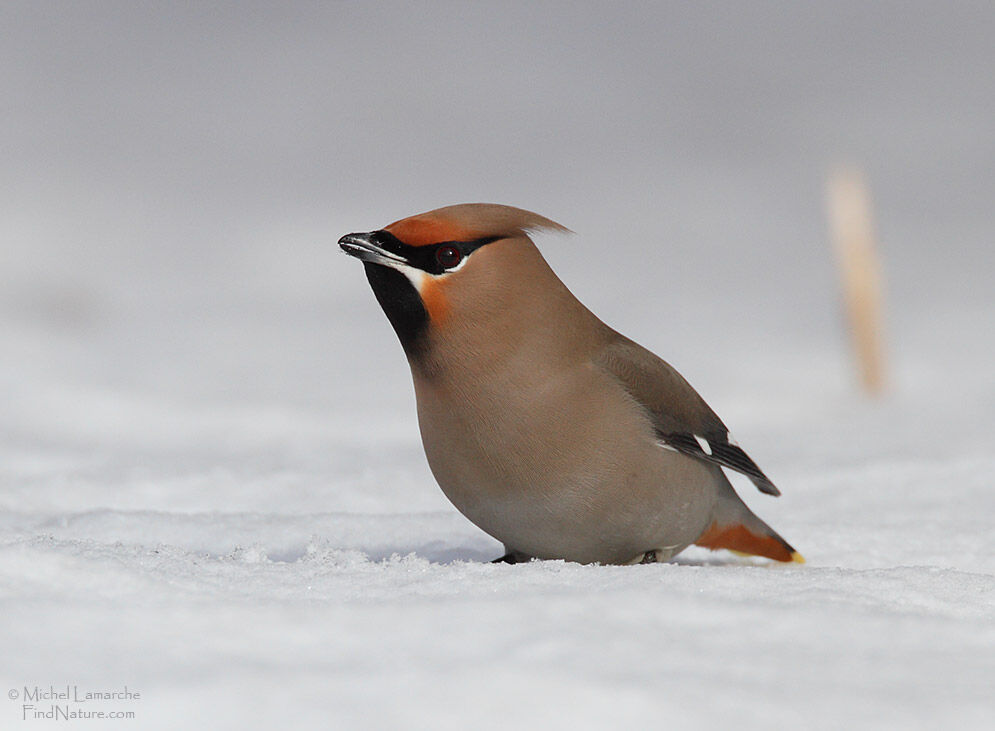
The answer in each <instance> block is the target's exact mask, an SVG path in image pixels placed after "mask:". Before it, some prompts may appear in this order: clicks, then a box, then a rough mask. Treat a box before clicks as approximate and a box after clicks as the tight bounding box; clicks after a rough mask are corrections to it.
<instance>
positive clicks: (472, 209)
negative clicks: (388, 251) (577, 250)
mask: <svg viewBox="0 0 995 731" xmlns="http://www.w3.org/2000/svg"><path fill="white" fill-rule="evenodd" d="M384 230H385V231H388V232H389V233H391V234H393V235H394V236H396V237H397V238H398V239H399V240H401V241H402V242H404V243H405V244H408V245H409V246H428V245H430V244H438V243H440V242H444V241H472V240H475V239H481V238H485V237H499V238H511V237H515V236H522V235H525V234H528V233H530V232H533V231H542V230H546V231H562V232H569V230H570V229H568V228H566V227H564V226H561V225H560V224H558V223H556V222H555V221H551V220H549V219H548V218H545V217H543V216H540V215H539V214H538V213H532V212H531V211H526V210H523V209H521V208H514V207H512V206H502V205H497V204H494V203H463V204H460V205H456V206H446V207H445V208H437V209H435V210H434V211H429V212H427V213H419V214H418V215H416V216H411V217H409V218H402V219H401V220H400V221H395V222H394V223H392V224H390V225H389V226H385V227H384Z"/></svg>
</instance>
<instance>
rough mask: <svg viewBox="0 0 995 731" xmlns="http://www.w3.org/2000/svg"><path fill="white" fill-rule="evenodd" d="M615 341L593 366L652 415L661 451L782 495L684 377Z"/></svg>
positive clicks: (652, 357)
mask: <svg viewBox="0 0 995 731" xmlns="http://www.w3.org/2000/svg"><path fill="white" fill-rule="evenodd" d="M616 336H617V337H615V338H613V339H612V340H611V342H609V343H608V344H607V345H606V346H605V347H604V348H603V349H602V350H601V351H600V352H599V353H598V354H597V356H596V357H595V363H596V365H597V366H598V367H600V368H601V369H603V370H604V371H605V372H607V373H609V374H610V375H612V376H613V377H614V378H615V379H617V380H618V382H619V383H620V384H621V385H622V386H623V387H624V388H625V390H626V391H628V393H629V395H630V396H632V397H633V398H634V399H635V400H636V401H637V402H639V403H640V404H641V405H642V406H643V408H645V409H646V410H647V412H649V414H650V415H651V418H652V420H653V426H654V428H655V429H656V434H657V437H658V438H659V441H660V444H661V446H664V447H669V448H670V449H674V450H676V451H678V452H681V453H682V454H686V455H688V456H690V457H695V458H697V459H700V460H704V461H706V462H712V463H713V464H717V465H720V466H722V467H728V468H729V469H731V470H735V471H736V472H741V473H742V474H744V475H746V476H747V477H749V478H750V480H752V481H753V484H754V485H756V486H757V489H758V490H760V492H764V493H767V494H768V495H780V494H781V491H780V490H778V489H777V488H776V487H775V486H774V483H772V482H771V481H770V480H769V479H768V478H767V475H765V474H764V473H763V472H762V471H761V470H760V468H759V467H757V465H756V463H755V462H754V461H753V460H752V459H750V457H749V455H747V454H746V452H744V451H743V450H742V449H741V448H740V447H739V445H738V444H736V442H735V440H733V439H732V438H731V437H730V436H729V430H728V429H727V428H726V425H725V424H723V423H722V420H721V419H719V417H718V416H716V415H715V412H714V411H712V410H711V408H709V406H708V404H706V403H705V400H704V399H703V398H702V397H701V396H699V395H698V392H697V391H695V390H694V389H693V388H691V385H690V384H689V383H688V382H687V381H685V380H684V378H683V377H682V376H681V374H680V373H678V372H677V371H675V370H674V369H673V368H672V367H671V366H670V364H668V363H667V362H665V361H664V360H662V359H660V358H658V357H657V356H655V355H653V353H651V352H650V351H648V350H646V348H644V347H642V346H641V345H639V344H637V343H634V342H632V341H631V340H629V339H628V338H626V337H623V336H621V335H617V334H616Z"/></svg>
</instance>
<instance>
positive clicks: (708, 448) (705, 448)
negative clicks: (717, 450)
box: [694, 434, 712, 455]
mask: <svg viewBox="0 0 995 731" xmlns="http://www.w3.org/2000/svg"><path fill="white" fill-rule="evenodd" d="M694 438H695V441H697V442H698V446H699V447H701V451H702V452H704V453H705V454H708V455H710V454H711V453H712V445H711V444H709V443H708V440H707V439H702V438H701V437H699V436H698V435H697V434H695V435H694Z"/></svg>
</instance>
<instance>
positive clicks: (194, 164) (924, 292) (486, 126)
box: [0, 2, 995, 506]
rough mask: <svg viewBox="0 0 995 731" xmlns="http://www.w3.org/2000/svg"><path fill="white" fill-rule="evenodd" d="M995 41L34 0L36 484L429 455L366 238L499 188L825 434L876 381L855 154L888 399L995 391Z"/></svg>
mask: <svg viewBox="0 0 995 731" xmlns="http://www.w3.org/2000/svg"><path fill="white" fill-rule="evenodd" d="M993 37H995V9H993V6H992V5H991V4H990V3H987V2H977V3H947V2H943V3H939V2H935V3H889V2H883V3H879V2H875V3H866V2H834V3H766V2H763V3H639V2H627V3H577V2H554V3H547V2H540V3H536V2H528V3H513V2H500V3H490V4H484V3H446V2H431V3H416V4H411V3H304V2H296V3H255V2H242V3H233V4H222V3H209V4H180V3H132V2H127V3H125V2H122V3H77V2H72V3H56V2H42V3H39V2H5V3H3V5H2V6H0V69H2V71H0V98H2V100H3V103H2V106H0V121H2V124H0V176H2V189H3V191H4V193H3V195H2V196H0V206H2V211H0V244H2V246H0V338H2V340H0V343H2V346H0V386H2V389H3V391H4V392H5V396H4V399H3V400H4V405H3V406H2V407H0V430H2V433H3V435H4V442H5V444H6V445H7V450H8V451H7V457H8V458H9V459H8V460H7V461H6V465H7V467H5V469H7V470H13V471H14V472H13V473H9V474H16V475H17V479H18V484H19V485H20V484H26V483H25V480H28V481H29V482H30V480H29V478H30V477H31V476H32V475H38V485H36V487H39V489H41V487H40V486H41V485H50V484H52V481H51V479H47V478H45V475H48V476H49V477H51V474H52V472H53V471H55V472H58V470H59V469H65V467H66V465H71V466H73V469H75V470H76V473H75V474H77V475H79V474H82V473H85V467H86V465H87V464H89V465H91V466H92V468H93V470H94V475H95V477H94V479H96V478H97V476H99V478H100V479H102V480H107V479H108V475H111V476H113V475H114V474H116V472H115V470H118V471H120V472H121V474H122V477H121V479H122V482H124V481H127V483H128V484H129V485H131V486H132V487H134V485H135V480H134V476H135V474H136V473H138V474H141V471H142V470H143V469H144V470H152V471H153V472H154V471H155V468H154V466H152V467H150V466H149V465H150V464H153V465H154V460H155V459H156V458H157V455H158V458H159V459H162V460H167V461H168V462H169V464H170V465H171V466H170V468H169V470H170V472H171V474H172V473H182V471H183V468H182V467H177V466H176V465H177V464H182V461H183V460H187V461H189V462H191V464H193V466H192V467H190V473H191V474H192V473H194V472H197V471H198V470H201V471H202V468H203V467H204V466H205V465H212V464H218V463H224V461H225V459H227V458H230V463H231V465H244V464H245V463H246V460H247V459H251V460H255V461H256V462H255V463H258V464H259V465H261V469H262V471H263V472H265V471H266V469H267V465H270V466H272V465H288V464H294V465H304V469H308V466H307V465H308V464H309V462H308V461H309V460H310V461H311V466H310V469H312V470H315V471H317V472H319V473H323V474H326V475H335V476H341V474H342V470H343V469H345V467H344V466H343V464H344V463H342V462H336V461H335V460H336V459H339V457H336V458H332V457H320V456H318V455H319V454H320V453H322V452H324V451H327V449H328V446H329V445H330V444H335V445H337V446H339V447H342V448H343V449H344V448H345V447H349V446H350V445H352V446H353V447H355V448H356V449H362V448H369V449H373V447H372V446H371V445H374V444H376V442H377V440H391V439H393V440H394V441H393V442H390V444H392V445H393V446H392V448H396V449H397V450H399V451H400V452H401V453H402V454H403V455H407V456H406V457H404V458H403V459H402V460H401V462H402V463H404V464H406V465H422V463H421V462H420V457H418V456H417V452H418V444H417V434H416V431H415V428H414V410H413V408H411V400H412V399H411V395H410V382H409V379H408V375H407V369H406V365H405V363H404V360H403V357H402V354H401V350H400V348H399V347H398V345H397V343H396V341H395V340H394V336H393V334H392V333H391V332H390V329H389V327H388V325H387V322H386V319H385V318H384V317H383V316H382V314H381V313H380V312H379V310H378V307H377V305H376V303H375V301H374V299H373V297H372V295H371V294H370V292H369V291H368V289H367V284H366V282H365V278H364V277H363V274H362V270H361V268H360V267H359V266H358V265H357V264H356V262H355V261H352V260H349V259H347V258H346V257H344V256H341V255H340V254H339V252H338V250H337V247H336V245H335V242H336V240H337V239H338V237H339V236H340V235H342V234H344V233H346V232H349V231H355V230H369V229H373V228H378V227H380V226H383V225H384V224H386V223H388V222H390V221H392V220H395V219H398V218H402V217H405V216H407V215H411V214H413V213H417V212H420V211H424V210H427V209H431V208H435V207H438V206H442V205H448V204H452V203H459V202H474V201H487V202H499V203H507V204H511V205H516V206H520V207H524V208H528V209H531V210H535V211H537V212H539V213H542V214H544V215H547V216H549V217H551V218H553V219H554V220H557V221H559V222H561V223H563V224H564V225H566V226H568V227H569V228H571V229H573V230H574V231H575V232H576V234H577V235H576V236H574V237H568V238H559V237H557V238H549V239H544V240H542V241H541V242H540V245H541V247H542V248H543V251H544V252H545V254H546V255H547V257H548V258H549V259H550V261H551V263H552V264H553V266H554V268H555V269H556V270H557V271H558V272H559V274H560V275H561V277H562V278H563V279H564V280H565V281H566V282H567V284H568V285H569V286H570V287H571V288H572V289H573V290H574V291H575V293H577V294H578V296H579V297H580V298H581V299H582V300H583V301H584V302H585V303H586V304H587V305H588V306H589V307H591V309H592V310H594V311H595V312H596V313H598V314H599V315H600V316H601V317H602V318H603V319H604V320H606V321H607V322H608V323H609V324H611V325H613V326H614V327H616V328H617V329H619V330H621V331H622V332H624V333H625V334H627V335H629V336H630V337H633V338H635V339H636V340H638V341H640V342H642V343H643V344H645V345H647V346H648V347H650V348H651V349H653V350H654V351H656V352H657V353H659V354H660V355H662V356H663V357H665V358H667V359H668V360H670V361H671V362H672V363H673V364H674V365H675V366H677V367H678V368H679V369H680V370H681V371H682V372H684V373H685V375H686V376H687V377H688V378H689V380H691V382H692V383H693V384H695V385H696V386H698V387H699V389H700V390H701V391H702V392H703V394H704V395H705V396H706V398H709V400H710V401H712V403H713V405H714V406H715V407H716V409H717V410H718V411H719V413H720V414H722V415H723V416H724V417H725V418H726V420H727V421H728V422H729V423H731V424H742V423H746V424H747V428H749V429H752V430H754V433H755V434H760V435H763V434H764V431H763V430H764V429H765V428H769V429H771V430H774V431H776V430H781V431H783V430H784V429H785V428H790V429H798V428H803V424H804V423H805V420H806V419H807V418H811V417H810V416H809V415H810V414H811V413H812V409H813V408H816V409H823V411H827V410H828V411H832V410H833V409H834V408H838V406H837V404H838V403H839V402H840V401H841V400H843V401H844V402H845V401H846V399H849V398H851V397H852V396H853V394H854V393H855V388H854V385H853V383H854V375H853V373H852V368H851V366H850V363H849V353H848V342H847V339H846V331H845V327H844V324H843V319H842V308H841V305H840V299H839V289H840V287H839V284H838V281H837V272H836V269H835V262H834V257H833V251H832V249H831V246H830V244H829V240H828V233H827V225H826V216H825V206H824V198H825V183H826V178H827V175H828V174H829V172H830V170H831V169H832V168H833V167H834V166H835V165H837V164H840V163H841V162H853V163H855V164H856V165H858V166H860V167H861V168H862V169H863V170H864V172H865V174H866V177H867V180H868V183H869V186H870V190H871V193H872V196H873V200H874V204H875V209H874V211H875V221H876V229H877V231H878V234H879V238H880V240H881V242H882V252H883V256H884V269H885V275H886V283H887V292H888V302H887V318H888V321H887V324H888V335H889V342H888V354H889V359H890V362H891V363H892V366H893V383H892V389H891V395H890V396H889V398H891V399H893V400H899V401H901V400H902V399H903V398H905V399H909V400H910V401H909V402H910V403H912V404H913V405H912V406H910V412H909V413H910V414H913V415H914V413H915V407H914V404H915V401H916V399H919V400H926V401H929V402H930V403H931V404H933V405H934V406H936V407H937V408H941V409H948V410H950V411H955V410H956V409H957V408H960V406H961V405H962V404H963V403H965V402H966V401H971V402H972V403H977V402H978V401H979V400H981V402H982V404H983V405H984V404H987V405H992V399H993V396H992V393H991V389H988V388H986V387H985V385H984V384H986V383H990V356H991V354H992V346H991V345H990V344H989V342H988V341H990V340H991V339H992V337H991V333H992V328H993V325H995V297H993V294H992V275H993V272H995V253H993V247H992V242H993V234H995V220H993V213H992V210H993V205H992V202H993V200H995V81H993V80H995V74H993V73H992V69H993V66H995V44H993V42H992V38H993ZM743 394H748V396H743ZM758 402H759V403H763V404H764V408H762V409H758V408H757V407H756V405H757V403H758ZM985 413H990V409H987V407H986V409H985ZM737 420H738V421H737ZM734 428H735V427H734ZM924 428H927V427H925V426H924ZM737 430H738V431H742V428H741V427H740V428H739V429H737ZM976 432H977V430H972V432H971V433H968V434H965V435H957V436H956V440H957V444H958V445H960V446H962V447H964V448H965V449H972V448H976V447H978V446H979V445H980V443H981V440H983V439H987V438H988V437H987V436H985V435H984V434H979V433H976ZM844 438H845V436H844V435H840V439H841V440H842V439H844ZM382 443H383V442H381V444H382ZM364 445H365V447H364ZM887 448H888V443H887V437H884V438H883V439H882V446H881V449H885V450H886V449H887ZM896 448H897V447H896ZM129 449H130V450H132V451H130V452H129V451H128V450H129ZM795 449H798V447H797V446H796V447H795ZM812 450H813V452H812V455H811V458H812V459H813V460H815V461H817V460H818V453H819V451H820V450H822V451H823V452H824V451H825V450H826V445H825V444H824V443H823V444H821V445H813V447H812ZM767 451H768V455H767V456H768V458H770V459H774V460H777V459H783V458H784V455H779V454H778V453H777V452H776V447H768V448H767ZM94 454H96V455H97V457H93V455H94ZM796 458H798V457H797V456H796ZM86 459H91V460H96V461H91V462H87V461H86ZM322 459H326V460H330V461H328V462H321V460H322ZM343 459H344V458H343ZM364 459H365V458H364V457H362V456H360V457H359V458H358V459H357V462H356V464H357V465H358V464H362V463H365V462H364ZM60 460H62V461H60ZM198 460H200V462H198ZM255 463H254V464H255ZM350 464H352V463H350ZM12 465H13V466H12ZM60 465H61V466H60ZM114 465H117V467H115V466H114ZM257 466H258V465H257ZM231 469H233V470H236V471H237V468H236V467H234V466H233V467H231ZM355 469H356V470H359V469H360V468H359V467H358V466H357V467H355ZM417 469H419V470H422V472H421V473H419V474H418V475H417V481H418V482H423V481H427V480H429V479H430V478H429V477H428V476H427V470H425V469H424V466H423V465H422V466H419V467H417ZM81 470H82V472H81ZM357 474H358V473H357ZM126 477H127V478H128V479H127V480H126ZM243 477H244V475H243ZM237 478H238V475H237V474H236V475H235V477H233V478H232V482H233V484H234V483H237V482H238V479H237ZM46 479H47V481H46ZM177 479H180V477H177ZM356 479H361V476H358V477H356ZM407 479H415V478H407ZM150 483H155V485H152V486H149V485H146V488H147V489H148V490H156V489H167V488H163V487H162V483H161V481H160V482H158V483H157V482H156V481H155V480H151V481H150ZM139 484H141V481H139ZM156 485H158V487H156ZM135 489H137V488H135ZM371 489H372V488H371ZM419 489H421V488H419ZM27 494H28V493H25V495H24V496H22V497H23V499H25V500H28V499H29V498H28V497H27ZM32 494H35V493H32ZM364 494H365V493H364ZM122 499H123V498H122ZM431 499H433V500H434V499H436V496H434V495H433V497H432V498H431ZM439 499H440V500H441V498H439ZM428 504H429V503H426V505H428ZM431 505H433V506H434V505H436V503H431Z"/></svg>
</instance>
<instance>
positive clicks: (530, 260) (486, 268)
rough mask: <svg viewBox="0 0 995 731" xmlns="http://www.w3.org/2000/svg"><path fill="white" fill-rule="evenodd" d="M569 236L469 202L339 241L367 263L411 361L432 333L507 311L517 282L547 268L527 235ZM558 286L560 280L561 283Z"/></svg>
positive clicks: (506, 209) (533, 219)
mask: <svg viewBox="0 0 995 731" xmlns="http://www.w3.org/2000/svg"><path fill="white" fill-rule="evenodd" d="M538 230H552V231H566V230H567V229H565V228H564V227H563V226H561V225H560V224H558V223H554V222H553V221H550V220H549V219H548V218H544V217H542V216H540V215H538V214H535V213H530V212H529V211H525V210H522V209H520V208H512V207H511V206H502V205H495V204H488V203H467V204H463V205H456V206H448V207H446V208H439V209H436V210H434V211H429V212H428V213H421V214H418V215H416V216H411V217H410V218H404V219H401V220H400V221H395V222H394V223H392V224H390V225H388V226H384V227H383V228H382V229H379V230H376V231H370V232H368V233H352V234H347V235H345V236H343V237H342V238H341V239H339V246H340V247H342V250H343V251H344V252H345V253H346V254H349V255H350V256H354V257H356V258H357V259H359V260H361V261H362V262H364V264H365V267H366V275H367V278H368V279H369V281H370V285H371V286H372V288H373V292H374V294H376V297H377V300H378V301H379V302H380V305H381V307H383V309H384V312H386V314H387V317H388V318H389V319H390V322H391V325H393V326H394V330H395V331H396V332H397V335H398V337H399V338H400V340H401V344H402V345H403V346H404V349H405V352H406V353H407V354H408V357H409V358H411V357H413V356H415V355H416V354H418V353H419V352H420V351H421V350H422V349H424V347H425V345H426V336H427V335H428V334H429V333H430V332H434V333H435V334H436V335H439V334H440V333H441V334H443V335H444V334H445V333H446V332H447V330H451V329H452V328H453V327H454V325H455V326H456V327H457V329H459V324H462V325H464V326H465V325H466V324H467V322H468V321H472V320H474V319H476V320H478V321H479V319H480V318H481V317H482V315H483V313H496V312H500V311H502V310H503V309H506V307H507V305H508V304H509V302H511V301H513V300H514V299H515V294H514V291H515V289H516V287H515V286H513V285H514V284H515V283H516V282H521V281H523V280H528V279H535V278H537V277H542V276H543V275H545V274H546V273H547V272H548V275H550V276H553V277H554V279H555V275H552V272H551V271H549V268H548V266H547V265H546V263H545V261H544V260H543V259H542V256H541V255H540V254H539V252H538V249H536V248H535V245H534V244H533V243H532V241H531V240H530V239H529V238H528V233H529V232H531V231H538ZM557 282H558V280H557Z"/></svg>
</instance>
